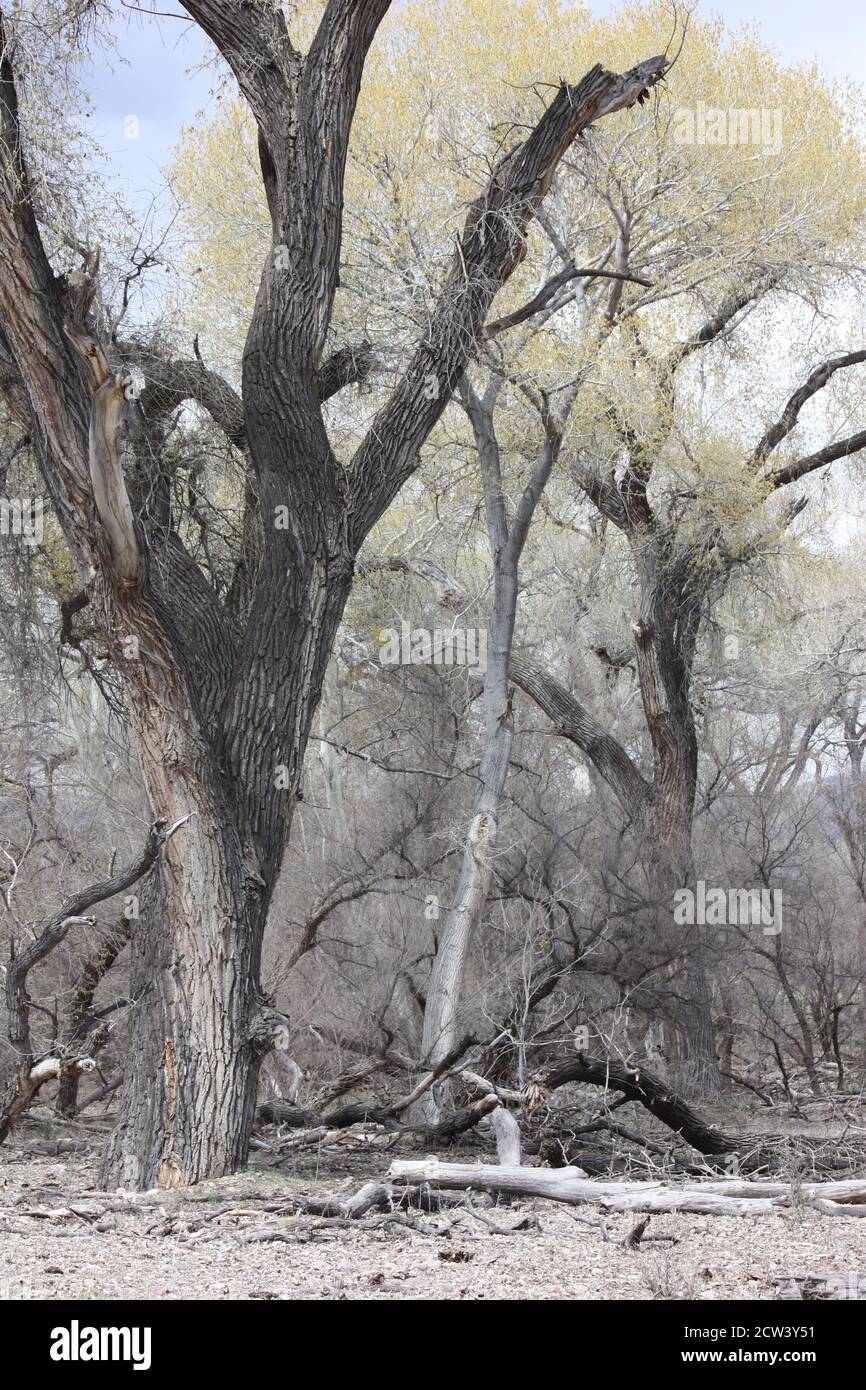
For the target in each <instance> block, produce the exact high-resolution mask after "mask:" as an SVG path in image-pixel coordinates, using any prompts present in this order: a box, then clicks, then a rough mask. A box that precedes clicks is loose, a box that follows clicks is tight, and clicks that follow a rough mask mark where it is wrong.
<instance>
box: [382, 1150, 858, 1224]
mask: <svg viewBox="0 0 866 1390" xmlns="http://www.w3.org/2000/svg"><path fill="white" fill-rule="evenodd" d="M388 1177H389V1178H390V1179H392V1180H393V1181H395V1182H405V1183H425V1182H429V1183H435V1184H436V1185H437V1186H439V1187H444V1188H451V1189H455V1188H456V1189H466V1188H471V1189H476V1190H478V1191H481V1192H490V1193H494V1194H503V1195H507V1196H511V1197H544V1198H547V1199H549V1200H551V1201H554V1202H567V1203H571V1204H580V1203H584V1202H591V1203H595V1204H597V1205H598V1206H601V1207H603V1208H604V1209H605V1210H607V1211H645V1212H646V1211H648V1212H675V1211H685V1212H693V1213H695V1214H697V1215H702V1216H757V1215H759V1214H762V1213H764V1212H771V1211H778V1210H779V1208H780V1207H781V1208H784V1207H789V1206H790V1205H791V1202H792V1200H795V1198H794V1195H793V1193H792V1189H791V1186H790V1184H788V1183H781V1182H742V1181H739V1180H737V1179H736V1178H732V1179H728V1180H726V1181H722V1182H705V1183H703V1182H702V1183H695V1184H692V1185H691V1186H689V1187H676V1186H673V1185H671V1184H666V1183H657V1182H622V1183H620V1182H598V1181H597V1180H596V1179H594V1178H587V1177H586V1175H585V1174H584V1173H583V1172H582V1170H581V1169H579V1168H506V1167H503V1166H501V1165H500V1166H499V1167H496V1166H494V1165H491V1164H471V1163H440V1162H438V1160H435V1159H434V1160H430V1159H428V1160H424V1161H420V1162H417V1161H413V1160H401V1159H398V1160H395V1162H394V1163H392V1164H391V1167H390V1169H389V1170H388ZM798 1190H799V1193H801V1194H802V1199H803V1200H804V1201H806V1202H815V1201H819V1200H830V1201H832V1202H834V1203H836V1204H837V1205H838V1206H839V1207H840V1208H841V1207H842V1206H850V1207H858V1206H861V1205H862V1204H864V1203H866V1182H825V1183H802V1184H801V1185H800V1186H799V1189H798ZM857 1214H859V1212H858V1213H857Z"/></svg>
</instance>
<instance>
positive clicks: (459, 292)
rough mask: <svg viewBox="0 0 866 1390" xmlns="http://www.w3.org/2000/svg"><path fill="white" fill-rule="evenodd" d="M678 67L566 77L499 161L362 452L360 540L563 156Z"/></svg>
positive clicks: (407, 471) (422, 435) (414, 448)
mask: <svg viewBox="0 0 866 1390" xmlns="http://www.w3.org/2000/svg"><path fill="white" fill-rule="evenodd" d="M668 66H669V65H668V62H667V60H666V59H665V58H661V57H659V58H650V59H647V60H646V61H645V62H643V63H640V64H638V66H637V67H635V68H633V69H632V70H631V71H630V72H628V73H625V74H623V75H622V76H618V75H617V74H614V73H609V72H605V70H604V69H603V68H602V67H600V66H596V67H594V68H592V69H591V71H590V72H588V73H587V74H586V76H585V77H584V78H583V80H582V81H581V82H579V83H578V84H577V86H570V85H569V84H568V83H563V84H562V86H561V87H560V89H559V91H558V93H557V95H556V97H555V98H554V100H553V101H552V102H551V104H550V106H549V107H548V108H547V110H546V111H545V113H544V115H543V116H542V117H541V120H540V121H539V122H538V124H537V125H536V127H535V129H534V130H533V131H532V133H531V134H530V135H529V136H528V138H527V139H526V140H525V141H524V142H523V143H522V144H521V145H518V146H517V147H516V148H515V149H514V150H512V151H511V152H510V153H509V154H507V155H506V156H505V157H504V158H503V159H502V160H501V161H500V163H499V164H498V165H497V167H496V168H495V169H494V171H493V174H492V175H491V178H490V181H489V182H488V184H487V187H486V188H485V190H484V192H483V193H482V194H481V195H480V197H479V198H477V199H476V200H475V202H474V203H473V204H472V206H471V208H470V210H469V215H468V217H467V219H466V224H465V227H464V230H463V234H462V236H461V238H460V240H459V242H458V245H457V247H456V250H455V255H454V261H453V264H452V267H451V271H450V274H449V276H448V278H447V280H446V282H445V285H444V287H443V290H442V293H441V295H440V298H439V303H438V305H437V307H436V309H435V311H434V313H433V316H432V319H431V323H430V330H429V332H428V334H427V337H426V338H425V340H424V341H423V342H422V343H421V344H420V345H419V346H418V347H417V349H416V351H415V353H414V355H413V357H412V360H411V362H410V363H409V366H408V368H407V370H406V373H405V375H404V376H403V378H402V380H401V381H400V383H399V385H398V386H397V388H396V390H395V392H394V394H393V395H392V397H391V399H390V400H389V401H388V403H387V404H386V405H385V406H384V407H383V409H382V410H380V411H379V413H378V415H377V416H376V418H375V420H374V421H373V425H372V427H371V429H370V431H369V433H368V435H367V437H366V439H365V440H364V442H363V444H362V445H361V447H360V449H359V450H358V452H357V454H356V455H355V459H354V461H353V467H352V474H353V493H354V499H355V501H354V508H353V511H354V515H353V519H352V520H353V530H354V534H355V538H356V542H357V543H360V541H361V540H363V538H364V536H365V535H366V534H367V533H368V531H369V530H370V528H371V527H372V526H373V525H374V524H375V522H376V520H377V519H378V518H379V516H381V514H382V512H383V511H384V509H385V507H387V506H388V504H389V503H390V501H391V500H392V499H393V497H395V496H396V494H397V492H398V491H399V490H400V488H401V487H402V485H403V483H404V482H405V481H406V479H407V478H408V477H409V476H410V475H411V473H412V472H414V470H415V468H416V467H417V461H418V450H419V449H420V447H421V445H422V444H423V442H424V440H425V439H426V438H427V436H428V434H429V433H430V430H431V429H432V428H433V426H434V425H435V423H436V421H437V420H438V419H439V416H440V415H441V414H442V412H443V410H444V409H445V406H446V405H447V403H448V400H449V398H450V396H451V393H452V392H453V391H454V390H455V389H456V387H457V384H458V382H459V380H460V378H461V376H462V375H463V372H464V370H465V368H466V364H467V362H468V360H469V357H470V355H471V353H472V351H473V349H474V346H475V344H476V343H477V342H478V340H479V338H480V337H481V334H482V330H483V327H484V322H485V319H486V318H487V314H488V311H489V308H490V305H491V304H492V302H493V299H494V297H495V295H496V294H497V292H498V291H499V290H500V289H501V288H502V286H503V285H504V284H505V283H506V282H507V280H508V279H509V277H510V276H511V274H512V272H513V271H514V269H515V268H516V266H517V265H519V264H520V262H521V260H522V259H523V258H524V256H525V254H526V241H525V238H526V232H527V227H528V225H529V221H530V219H531V218H532V216H533V215H534V213H535V211H536V209H537V208H538V206H539V205H540V203H541V202H542V200H543V199H544V197H545V196H546V194H547V192H548V190H549V188H550V185H551V183H552V181H553V177H554V174H555V173H556V170H557V167H558V165H559V162H560V159H561V158H562V156H563V154H564V153H565V151H566V150H567V149H568V148H569V147H570V145H571V144H572V143H573V142H574V140H575V139H576V138H577V136H578V135H579V134H580V133H581V131H583V130H585V129H586V128H587V127H588V126H590V125H591V124H592V123H593V121H595V120H597V119H598V118H599V117H600V116H603V115H607V114H609V113H611V112H613V111H620V110H624V109H626V108H628V107H630V106H633V105H634V104H635V102H642V101H644V100H645V98H646V96H647V93H648V90H649V89H650V88H651V87H652V86H654V85H655V84H656V83H657V82H659V81H661V79H662V77H663V76H664V74H665V72H666V71H667V68H668Z"/></svg>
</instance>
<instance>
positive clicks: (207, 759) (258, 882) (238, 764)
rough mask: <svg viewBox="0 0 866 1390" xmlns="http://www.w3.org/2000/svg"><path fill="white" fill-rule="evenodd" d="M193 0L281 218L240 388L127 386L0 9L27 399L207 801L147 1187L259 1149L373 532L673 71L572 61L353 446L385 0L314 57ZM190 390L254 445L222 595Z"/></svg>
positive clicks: (177, 782) (167, 364) (190, 829)
mask: <svg viewBox="0 0 866 1390" xmlns="http://www.w3.org/2000/svg"><path fill="white" fill-rule="evenodd" d="M185 9H186V10H187V12H188V13H189V15H190V16H191V18H192V19H193V20H194V21H195V22H196V23H197V24H198V25H200V26H201V28H202V29H203V30H204V31H205V33H206V34H207V35H208V36H209V38H210V39H211V40H212V41H213V43H214V44H215V46H216V48H217V49H218V50H219V52H220V53H221V55H222V57H223V58H224V59H225V61H226V63H227V64H228V66H229V68H230V69H231V71H232V73H233V74H234V77H235V79H236V81H237V83H238V86H239V87H240V89H241V92H242V93H243V95H244V97H245V99H246V101H247V103H248V104H249V107H250V110H251V112H252V114H253V117H254V119H255V122H256V125H257V129H258V147H259V157H260V164H261V176H262V181H263V184H264V188H265V192H266V195H267V202H268V208H269V212H270V218H271V227H272V239H273V253H272V254H271V255H269V256H268V257H267V260H266V263H265V265H264V268H263V271H262V276H261V282H260V285H259V290H258V295H257V298H256V304H255V308H254V310H253V313H252V317H251V320H250V324H249V329H248V333H247V339H246V347H245V351H244V358H243V389H242V394H241V395H238V394H237V393H236V392H235V391H234V390H233V389H232V388H231V387H230V386H229V385H228V384H227V383H226V382H224V381H222V380H221V379H220V378H219V377H217V376H215V374H213V373H212V372H209V371H207V370H206V369H205V368H204V367H203V366H202V364H201V363H200V362H199V361H198V360H193V361H186V360H184V361H171V360H164V359H161V358H160V357H159V356H158V355H157V354H156V353H154V352H152V351H151V352H150V353H148V355H147V356H146V358H145V359H144V360H142V361H140V362H139V363H138V365H139V366H140V367H141V368H142V369H143V371H144V377H145V388H144V390H143V392H142V393H141V395H140V397H139V398H138V399H137V400H130V399H128V397H129V395H130V394H131V393H130V391H129V389H128V385H127V378H126V377H125V376H124V375H123V369H124V368H125V367H126V366H127V365H128V364H129V363H130V360H131V358H132V357H134V352H133V351H132V349H131V348H130V347H129V345H128V344H127V345H125V344H124V343H122V342H119V341H117V340H116V338H114V337H112V336H110V335H108V334H107V333H106V328H105V320H104V316H103V315H102V314H101V313H100V312H99V305H100V285H99V258H98V255H97V253H96V250H95V248H93V247H83V248H82V266H81V269H80V270H77V271H75V272H74V273H72V274H69V275H65V276H58V275H56V274H55V273H54V270H53V269H52V265H51V263H50V260H49V257H48V254H47V252H46V243H45V240H44V228H43V227H41V226H40V214H39V203H38V199H37V198H36V197H35V196H34V191H33V187H32V185H31V181H30V177H29V173H28V163H29V156H28V150H27V148H26V139H25V138H24V136H23V134H22V123H21V120H20V114H19V90H18V89H19V86H20V83H21V81H22V73H21V70H20V65H19V63H18V57H19V50H18V47H17V42H16V28H15V23H14V21H13V20H11V19H10V18H9V17H8V16H7V17H6V18H5V19H4V20H3V23H2V28H0V50H2V57H0V181H2V190H0V355H2V360H3V368H4V370H3V373H2V389H3V392H4V398H5V402H6V406H7V408H8V410H9V411H10V412H11V414H12V416H13V417H14V418H15V419H16V420H18V421H19V422H20V423H21V424H22V426H23V427H24V428H25V429H26V430H27V431H28V432H29V434H30V437H31V439H32V441H33V444H34V447H35V451H36V454H37V456H38V461H39V464H40V467H41V469H42V472H43V475H44V479H45V486H46V489H47V491H48V493H49V495H50V498H51V502H52V505H53V508H54V510H55V512H56V515H57V517H58V519H59V521H60V524H61V526H62V528H63V532H64V534H65V537H66V540H67V543H68V545H69V548H70V551H71V553H72V554H73V556H74V557H75V561H76V563H77V565H78V567H79V569H80V573H81V576H82V581H83V586H84V589H85V591H86V599H87V601H88V602H89V607H90V609H91V611H92V614H93V618H94V621H95V622H96V624H97V625H98V628H99V630H100V632H101V635H102V638H103V640H104V642H105V643H106V645H107V647H108V649H109V650H110V651H111V653H112V654H113V657H114V659H115V660H116V662H117V664H118V667H119V669H120V671H121V673H122V678H123V683H124V689H125V698H126V705H127V709H128V714H129V719H130V724H131V726H132V729H133V732H134V736H135V739H136V742H137V746H138V751H139V755H140V759H141V765H142V770H143V774H144V778H145V782H146V785H147V788H148V792H149V796H150V800H151V803H152V808H153V812H154V817H155V818H163V819H165V820H166V821H167V822H168V823H170V824H173V823H174V822H176V821H177V820H178V819H180V818H181V817H186V816H189V817H190V819H189V821H188V822H187V825H186V827H185V832H186V833H185V835H184V836H183V839H182V842H181V838H180V837H175V838H174V839H173V840H172V841H171V842H170V843H169V844H168V845H167V846H166V850H165V855H164V859H163V861H162V863H161V865H160V867H159V870H158V876H157V877H156V878H152V879H151V880H150V881H149V883H148V886H147V889H146V891H145V893H144V895H143V898H144V903H143V913H142V918H141V921H140V924H139V926H138V929H137V930H136V932H135V933H134V940H133V947H132V949H133V982H132V991H133V997H134V998H135V999H136V1001H137V1005H136V1008H135V1010H134V1012H133V1024H132V1037H131V1046H130V1066H129V1070H128V1076H127V1080H126V1084H125V1088H124V1093H123V1100H122V1110H121V1119H120V1123H119V1126H118V1129H117V1131H116V1132H115V1135H114V1137H113V1140H112V1142H111V1144H110V1147H109V1152H108V1154H107V1157H106V1161H105V1165H104V1171H103V1175H102V1176H103V1181H104V1182H111V1183H122V1184H124V1185H125V1186H130V1187H147V1186H150V1185H152V1184H154V1183H158V1184H160V1185H173V1184H174V1185H176V1184H181V1183H189V1182H195V1181H197V1180H199V1179H201V1178H203V1177H206V1176H208V1175H218V1174H221V1173H226V1172H230V1171H232V1170H234V1169H235V1168H237V1167H238V1166H239V1165H241V1164H242V1163H243V1162H244V1160H245V1158H246V1155H247V1148H248V1140H249V1132H250V1127H251V1123H252V1117H253V1109H254V1103H255V1093H256V1082H257V1077H258V1071H259V1065H260V1062H261V1058H262V1057H263V1055H265V1054H266V1053H267V1052H268V1051H269V1050H270V1049H271V1048H272V1047H273V1046H274V1045H275V1043H277V1042H278V1041H279V1040H280V1038H281V1037H282V1036H283V1033H284V1028H285V1021H284V1019H283V1018H282V1017H281V1016H280V1015H279V1014H278V1013H276V1012H275V1010H274V1009H273V1008H272V1007H271V1006H270V1005H269V1003H268V1001H267V1000H266V999H265V998H264V996H263V994H262V991H261V988H260V983H259V964H260V955H261V944H262V936H263V932H264V927H265V922H266V918H267V912H268V905H269V902H270V898H271V893H272V890H273V887H274V884H275V881H276V877H277V874H278V872H279V868H280V864H281V860H282V856H283V851H284V847H285V844H286V839H287V835H288V831H289V827H290V824H291V819H292V808H293V806H294V804H295V801H296V798H297V794H298V791H299V782H300V776H301V768H302V763H303V759H304V753H305V748H306V743H307V738H308V733H309V729H310V723H311V720H312V718H313V715H314V712H315V709H316V706H317V702H318V700H319V696H320V692H321V687H322V680H323V676H324V672H325V667H326V664H327V661H328V657H329V653H330V651H331V647H332V643H333V639H334V635H335V632H336V629H337V626H338V624H339V621H340V617H341V614H342V612H343V608H344V605H345V602H346V598H347V595H348V593H349V588H350V585H351V582H352V575H353V569H354V564H355V559H356V556H357V554H358V551H359V548H360V546H361V545H362V543H363V541H364V539H365V537H366V536H367V534H368V533H369V531H370V528H371V527H372V526H373V525H374V524H375V523H376V521H377V520H378V519H379V518H380V517H381V515H382V514H383V512H384V511H385V509H386V508H387V507H388V506H389V504H390V503H391V502H392V500H393V499H394V497H395V496H396V495H397V493H398V492H399V490H400V488H401V487H402V486H403V484H404V483H405V481H406V480H407V478H408V477H409V476H410V475H411V474H412V472H413V470H414V469H415V468H416V466H417V462H418V453H419V449H420V447H421V445H422V444H423V443H424V441H425V439H426V438H427V436H428V434H429V432H430V430H431V429H432V428H433V426H434V425H435V423H436V421H437V419H438V418H439V416H440V414H441V412H442V410H443V409H444V408H445V405H446V403H447V401H448V399H449V397H450V395H451V393H452V392H453V391H454V389H455V388H456V386H457V384H458V382H459V380H460V378H461V376H462V375H463V372H464V370H465V367H466V364H467V361H468V360H469V358H470V356H471V354H472V352H473V349H474V347H475V344H476V342H477V341H478V338H479V335H480V333H481V331H482V329H483V326H484V322H485V318H486V316H487V313H488V310H489V308H490V305H491V303H492V301H493V299H494V297H495V295H496V293H497V291H498V290H499V289H500V288H501V287H502V285H503V284H504V283H505V282H506V281H507V279H508V278H509V276H510V275H511V273H512V271H513V270H514V268H515V267H516V265H517V264H518V263H519V261H520V259H521V257H522V255H523V254H524V239H525V236H526V233H527V229H528V226H529V224H530V222H531V220H532V218H533V215H534V213H535V212H536V210H537V209H538V207H539V205H540V203H541V201H542V199H543V198H544V196H545V194H546V193H547V191H548V189H549V187H550V183H551V180H552V178H553V176H554V173H555V171H556V168H557V165H558V164H559V161H560V159H561V158H562V156H563V154H564V153H565V152H566V151H567V150H568V149H569V147H570V146H571V145H572V143H573V141H574V140H575V138H576V137H577V136H578V135H579V134H580V132H581V131H582V130H584V129H586V128H587V127H588V126H589V125H590V124H591V123H592V122H593V121H595V120H597V119H598V118H599V117H601V116H604V115H607V114H609V113H612V112H615V111H620V110H622V109H624V108H627V107H630V106H632V105H633V104H634V103H635V102H636V101H639V100H642V99H643V96H644V95H645V93H646V91H647V89H648V88H649V87H651V86H652V85H653V84H654V83H656V82H657V81H658V80H659V79H660V78H661V77H662V76H663V74H664V72H665V70H666V68H667V66H668V65H667V62H666V60H665V59H664V58H651V59H647V60H644V61H643V62H641V63H639V64H638V65H637V67H635V68H633V69H632V70H631V71H629V72H628V73H626V74H624V75H617V74H613V73H609V72H607V71H605V70H604V69H603V68H602V67H600V66H596V67H594V68H593V69H592V70H591V71H590V72H588V73H587V74H586V76H585V77H584V78H582V79H581V80H580V81H579V82H578V83H577V84H576V85H570V84H568V83H565V82H563V83H562V84H561V85H560V87H559V89H558V91H557V92H556V94H555V96H554V98H553V100H552V101H551V103H550V104H549V106H548V107H547V109H546V110H545V111H544V113H543V114H542V116H541V118H540V119H539V120H538V122H537V124H536V125H535V126H534V128H532V129H531V131H530V133H529V134H528V135H527V136H526V138H525V139H524V140H522V141H521V142H520V143H518V144H516V145H514V146H513V147H512V148H509V149H503V151H502V154H501V158H500V160H499V162H498V163H497V164H496V166H495V168H494V170H493V172H492V175H491V177H490V179H489V182H488V184H487V186H486V188H485V189H484V190H483V192H482V193H481V195H480V196H479V197H478V198H477V199H476V200H475V201H474V202H473V204H472V205H471V207H470V210H469V213H468V216H467V218H466V222H465V227H464V229H463V232H462V235H461V236H460V237H459V238H458V245H457V246H456V248H455V254H454V259H453V265H452V268H451V270H450V273H449V274H448V276H447V278H446V280H445V283H444V284H443V286H442V290H441V294H440V296H439V300H438V305H437V307H436V309H435V311H434V313H433V315H432V317H431V321H430V323H429V325H428V329H427V332H426V334H425V335H424V338H423V341H420V342H419V344H418V346H417V348H416V350H415V351H414V353H413V354H412V355H411V357H410V360H409V362H408V365H407V367H406V370H405V372H404V373H403V374H402V376H401V377H400V379H399V380H398V382H397V384H396V387H395V389H394V391H393V393H392V395H391V396H390V399H388V400H387V402H386V403H385V404H384V405H383V407H382V408H381V409H380V411H379V412H378V414H377V415H376V417H375V419H374V421H373V423H372V425H371V427H370V429H369V431H368V432H367V434H366V437H365V438H364V440H363V441H362V443H361V444H360V446H359V447H358V448H357V450H356V451H355V452H354V453H353V455H352V457H351V458H350V459H348V460H340V459H338V458H337V456H336V454H335V452H334V449H333V447H332V443H331V440H330V439H329V436H328V432H327V430H326V427H325V423H324V420H323V414H322V402H323V399H324V398H325V397H327V396H329V395H331V394H334V393H336V392H337V391H338V390H340V389H341V387H342V386H344V385H345V384H346V383H347V382H348V381H351V380H353V379H355V378H357V375H358V373H359V372H360V371H362V370H363V354H359V353H357V352H355V351H353V350H352V348H351V347H350V346H347V347H345V348H340V347H338V348H337V350H336V352H334V353H333V354H332V355H331V356H326V344H327V340H328V331H329V325H330V322H331V317H332V311H333V304H334V296H335V292H336V289H337V286H338V281H339V266H340V255H341V232H342V212H343V208H342V203H343V180H344V171H345V165H346V156H347V148H348V142H349V137H350V131H351V126H352V118H353V114H354V110H355V105H356V100H357V97H358V92H359V88H360V84H361V78H362V73H363V68H364V62H365V57H366V54H367V51H368V49H369V46H370V44H371V43H372V41H373V39H374V37H375V35H376V31H377V29H378V27H379V25H380V23H381V21H382V20H383V19H384V17H385V15H386V13H387V11H388V9H389V3H388V0H330V3H328V4H327V6H326V7H325V10H324V14H323V17H322V19H321V23H320V24H319V27H318V29H317V31H316V34H315V37H314V39H313V42H312V44H311V46H310V47H309V50H308V52H307V53H306V54H303V53H301V52H300V51H299V50H298V48H297V47H296V46H295V43H294V42H293V39H292V35H291V33H290V31H289V28H288V26H287V23H286V19H285V16H284V14H283V11H282V9H281V8H280V7H279V6H278V5H276V4H273V3H270V0H262V3H260V4H249V5H241V6H240V7H239V6H238V5H237V4H235V3H230V2H229V0H190V2H189V3H188V4H186V5H185ZM431 381H432V382H435V384H436V389H435V391H431V389H430V383H431ZM132 394H134V393H132ZM184 400H195V401H197V402H198V403H199V404H200V405H201V406H202V407H203V408H204V409H205V410H207V411H208V412H209V413H210V414H211V415H212V416H213V418H214V420H215V422H216V423H217V425H218V426H220V427H221V428H222V429H223V430H224V431H225V433H226V434H227V435H228V437H229V438H230V439H231V440H232V442H233V443H234V444H235V445H236V446H238V447H240V448H242V449H243V450H244V451H245V454H246V457H247V459H248V478H247V489H246V512H245V517H244V544H243V550H242V554H241V558H240V561H239V564H238V567H237V572H236V574H235V576H234V581H233V583H232V584H231V586H230V588H229V590H228V593H227V594H226V595H224V596H223V597H220V596H219V595H218V593H217V592H216V591H215V590H214V588H213V587H212V586H211V585H210V584H209V583H208V582H207V580H206V579H205V577H204V575H203V573H202V571H201V569H200V568H199V566H198V564H197V563H196V562H195V560H194V559H193V558H192V557H191V555H190V553H189V552H188V550H187V549H186V548H185V546H184V544H183V541H182V538H181V536H180V534H179V531H178V528H177V526H176V525H175V524H174V522H173V517H172V509H171V500H170V499H171V494H170V486H169V479H168V476H167V469H166V468H164V466H163V461H164V456H165V421H166V416H167V414H168V412H170V411H171V410H172V409H173V408H175V407H176V406H177V405H178V404H179V403H180V402H182V401H184ZM124 453H126V455H127V459H126V466H124V457H123V456H124ZM131 639H134V640H131Z"/></svg>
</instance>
